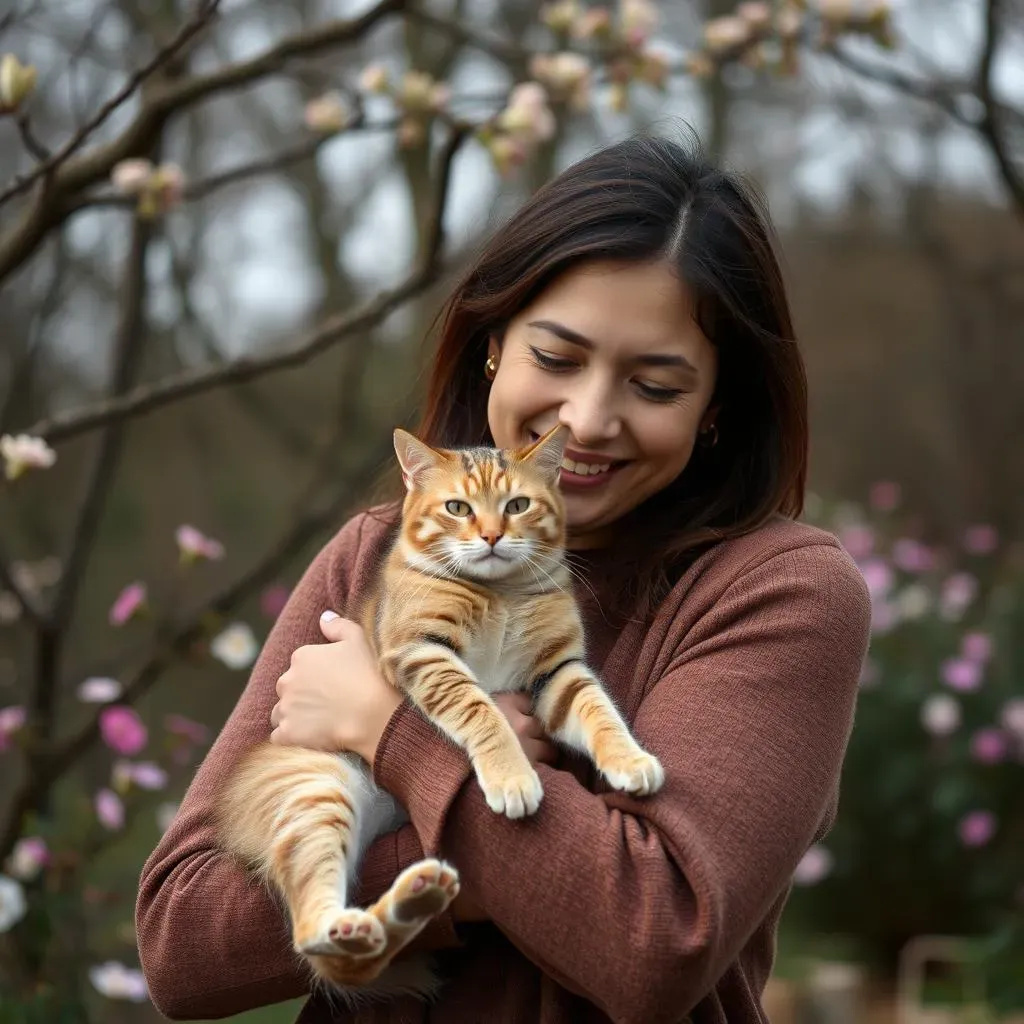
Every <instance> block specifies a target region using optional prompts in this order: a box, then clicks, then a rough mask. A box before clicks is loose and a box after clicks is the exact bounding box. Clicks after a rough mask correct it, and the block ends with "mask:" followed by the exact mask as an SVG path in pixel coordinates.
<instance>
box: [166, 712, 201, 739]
mask: <svg viewBox="0 0 1024 1024" xmlns="http://www.w3.org/2000/svg"><path fill="white" fill-rule="evenodd" d="M164 728H165V729H166V730H167V731H168V732H170V733H174V734H175V735H176V736H184V737H185V739H187V740H188V741H189V743H195V744H199V743H205V742H206V738H207V736H209V734H210V730H209V729H207V728H206V726H205V725H203V723H202V722H194V721H192V719H191V718H186V717H185V716H184V715H179V714H174V713H172V714H169V715H167V716H166V717H165V718H164Z"/></svg>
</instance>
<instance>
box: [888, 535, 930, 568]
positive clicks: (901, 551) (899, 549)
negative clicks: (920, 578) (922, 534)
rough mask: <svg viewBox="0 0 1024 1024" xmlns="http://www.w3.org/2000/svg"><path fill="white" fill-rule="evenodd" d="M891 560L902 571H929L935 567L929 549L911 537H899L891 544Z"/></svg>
mask: <svg viewBox="0 0 1024 1024" xmlns="http://www.w3.org/2000/svg"><path fill="white" fill-rule="evenodd" d="M892 560H893V562H894V563H895V564H896V566H897V567H898V568H900V569H902V570H903V571H904V572H913V573H921V572H930V571H931V570H932V569H933V568H934V567H935V555H934V554H933V553H932V551H931V549H930V548H928V547H926V546H925V545H924V544H922V543H921V542H920V541H919V540H914V539H913V538H911V537H901V538H900V539H899V540H898V541H896V543H895V544H893V546H892Z"/></svg>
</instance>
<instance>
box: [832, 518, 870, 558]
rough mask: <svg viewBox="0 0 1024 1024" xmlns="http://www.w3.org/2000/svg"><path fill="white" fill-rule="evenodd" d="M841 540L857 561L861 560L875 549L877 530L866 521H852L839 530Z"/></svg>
mask: <svg viewBox="0 0 1024 1024" xmlns="http://www.w3.org/2000/svg"><path fill="white" fill-rule="evenodd" d="M839 541H840V543H841V544H842V545H843V547H844V548H846V550H847V551H848V552H849V555H850V557H851V558H852V559H854V560H855V561H858V562H859V561H861V560H862V559H865V558H867V557H868V555H870V554H871V552H872V551H874V550H875V531H874V530H872V529H871V527H870V526H867V525H866V524H864V523H850V524H849V525H848V526H845V527H844V528H843V529H841V530H840V531H839Z"/></svg>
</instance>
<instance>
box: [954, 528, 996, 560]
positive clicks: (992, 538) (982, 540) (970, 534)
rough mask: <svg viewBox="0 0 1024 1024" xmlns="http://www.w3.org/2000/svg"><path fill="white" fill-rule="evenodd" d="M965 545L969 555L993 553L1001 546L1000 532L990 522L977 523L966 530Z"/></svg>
mask: <svg viewBox="0 0 1024 1024" xmlns="http://www.w3.org/2000/svg"><path fill="white" fill-rule="evenodd" d="M963 546H964V551H966V552H967V553H968V554H969V555H991V554H992V552H993V551H995V549H996V548H997V547H998V546H999V532H998V531H997V530H996V528H995V527H994V526H992V525H991V524H989V523H975V524H974V525H972V526H968V527H967V529H966V530H964V535H963Z"/></svg>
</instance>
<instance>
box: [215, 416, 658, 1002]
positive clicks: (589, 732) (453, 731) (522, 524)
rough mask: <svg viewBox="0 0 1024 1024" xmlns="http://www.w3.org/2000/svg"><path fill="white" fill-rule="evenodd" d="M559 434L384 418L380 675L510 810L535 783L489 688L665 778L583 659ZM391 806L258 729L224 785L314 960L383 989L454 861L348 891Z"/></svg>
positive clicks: (605, 761)
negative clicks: (393, 512)
mask: <svg viewBox="0 0 1024 1024" xmlns="http://www.w3.org/2000/svg"><path fill="white" fill-rule="evenodd" d="M565 441H566V431H565V430H564V429H563V428H556V429H555V430H553V431H551V432H550V433H549V434H547V435H546V436H545V437H543V438H541V439H540V440H539V441H537V442H536V443H534V444H532V445H530V446H529V447H527V448H523V449H518V450H499V449H493V448H474V449H468V450H459V451H449V450H439V449H434V448H431V447H429V446H427V445H426V444H424V443H423V442H421V441H419V440H417V439H416V438H415V437H413V436H412V435H411V434H408V433H406V432H405V431H403V430H397V431H395V448H396V451H397V453H398V459H399V462H400V464H401V467H402V474H403V478H404V480H405V484H406V488H407V493H406V497H405V503H404V507H403V511H402V522H401V526H400V531H399V534H398V538H397V540H396V542H395V544H394V546H393V548H392V549H391V551H390V553H389V554H388V557H387V559H386V561H385V563H384V566H383V570H382V573H381V577H380V579H379V581H378V582H377V584H376V586H375V589H374V592H373V594H372V595H371V597H370V599H369V600H368V601H367V603H366V606H365V608H364V609H363V612H362V615H361V621H362V624H363V626H364V628H365V630H366V633H367V636H368V637H369V638H370V641H371V643H372V644H373V647H374V650H375V651H376V652H377V655H378V658H379V660H380V665H381V669H382V671H383V672H384V674H385V676H386V678H387V679H388V681H389V682H390V683H391V684H392V685H393V686H395V687H397V688H398V689H399V690H401V691H403V692H404V693H405V694H406V696H407V697H408V699H409V700H411V701H412V702H413V703H414V704H415V705H416V706H417V707H418V708H419V709H420V710H421V711H422V712H423V713H424V714H425V715H426V716H427V717H428V718H430V719H431V721H433V722H434V723H435V724H436V725H438V726H439V727H440V728H441V729H442V730H443V731H444V732H445V733H446V734H447V735H448V736H449V737H451V739H452V740H453V741H454V742H455V743H457V744H458V745H459V746H461V747H463V748H464V749H465V750H466V752H467V754H468V755H469V758H470V761H471V762H472V765H473V769H474V771H475V773H476V778H477V781H478V782H479V785H480V787H481V789H482V790H483V793H484V796H485V798H486V800H487V804H488V806H489V807H490V808H491V809H492V810H493V811H494V812H495V813H498V814H504V815H506V816H507V817H509V818H521V817H523V816H524V815H529V814H533V813H534V812H535V811H536V810H537V808H538V807H539V805H540V803H541V800H542V797H543V789H542V787H541V781H540V777H539V776H538V775H537V772H536V771H534V769H533V766H532V765H531V764H530V762H529V760H528V759H527V757H526V755H525V754H524V753H523V750H522V747H521V746H520V744H519V741H518V739H517V738H516V736H515V733H514V732H513V730H512V727H511V726H510V725H509V723H508V720H507V719H506V718H505V716H504V715H503V714H502V712H501V711H500V710H499V708H498V707H497V705H496V704H495V703H494V701H493V700H492V699H491V694H494V693H499V692H503V691H510V690H528V691H531V692H532V693H533V696H534V713H535V714H536V715H537V717H538V718H539V720H540V721H541V723H542V724H543V726H544V728H545V730H546V732H547V733H548V735H549V736H551V737H552V738H553V739H555V740H557V741H559V742H561V743H563V744H565V745H566V746H569V747H572V748H574V749H576V750H579V751H581V752H583V753H585V754H586V755H588V756H589V757H590V758H591V760H592V761H593V762H594V764H595V765H596V766H597V768H598V769H599V770H600V771H601V772H602V773H603V775H604V776H605V778H606V779H607V780H608V782H609V783H610V784H611V785H612V786H613V787H614V788H616V789H620V790H625V791H626V792H629V793H635V794H641V795H642V794H648V793H654V792H656V791H657V790H658V789H659V787H660V786H661V784H662V782H663V779H664V775H663V772H662V768H661V765H660V764H659V763H658V761H657V760H656V759H655V758H654V757H653V756H651V755H650V754H648V753H646V752H645V751H644V750H643V749H641V747H640V746H639V745H638V744H637V742H636V741H635V740H634V739H633V737H632V735H631V734H630V732H629V729H628V727H627V726H626V724H625V722H624V721H623V719H622V717H621V716H620V715H619V713H618V711H617V710H616V709H615V707H614V705H613V704H612V702H611V700H610V699H609V697H608V696H607V694H606V693H605V692H604V690H603V689H602V687H601V685H600V683H599V681H598V679H597V677H596V676H595V675H594V673H593V672H592V671H591V670H590V669H589V668H588V667H587V665H586V663H585V661H584V660H583V659H584V644H583V627H582V623H581V620H580V616H579V612H578V610H577V606H576V603H575V600H574V598H573V596H572V593H571V589H570V574H569V570H568V569H567V567H566V566H565V564H564V542H565V522H564V520H565V516H564V506H563V503H562V498H561V495H560V493H559V490H558V475H559V469H560V466H561V463H562V452H563V449H564V446H565ZM403 820H405V819H404V814H403V812H402V811H401V809H400V808H399V807H398V806H397V805H396V804H395V802H394V801H393V800H392V799H391V798H390V797H389V796H388V794H386V793H384V792H382V791H381V790H378V789H377V788H376V786H375V785H374V783H373V781H372V777H371V775H370V773H369V771H368V769H367V767H366V766H365V764H364V763H363V762H362V761H361V760H359V759H358V758H356V757H354V756H352V755H341V756H336V755H333V754H326V753H319V752H316V751H310V750H304V749H300V748H297V747H278V746H274V745H271V744H265V745H262V746H260V747H258V748H256V749H255V750H253V751H252V752H251V753H249V754H248V755H247V756H246V757H245V758H244V760H243V763H242V764H241V765H240V767H239V768H238V769H237V771H236V772H235V773H234V775H233V777H232V780H231V782H230V784H229V785H228V786H227V787H226V789H225V792H224V793H223V794H222V799H221V802H220V835H221V841H222V843H223V845H224V846H225V848H226V849H228V850H230V851H231V852H233V853H234V854H235V855H236V856H238V857H239V858H241V859H243V860H245V861H246V862H248V863H250V864H252V865H254V866H256V867H257V868H258V869H260V870H261V871H262V873H263V875H264V877H265V878H266V879H267V881H268V882H270V883H271V884H272V885H273V886H274V887H275V888H276V889H277V890H278V891H279V892H280V893H281V895H282V896H283V898H284V900H285V902H286V903H287V906H288V910H289V912H290V914H291V921H292V930H293V939H294V943H295V948H296V950H297V951H298V952H299V953H301V954H302V955H303V956H304V957H305V958H306V959H307V961H308V962H309V964H310V966H311V967H312V968H313V970H314V972H315V973H316V974H317V975H318V976H319V977H320V978H321V979H323V980H324V981H327V982H328V983H330V984H332V985H334V986H338V987H342V988H347V987H353V986H355V987H361V986H368V985H370V983H371V982H372V983H374V984H373V986H372V988H373V990H374V991H381V992H383V991H385V990H386V988H387V987H389V982H390V983H391V984H394V983H396V982H398V972H396V971H395V968H394V967H392V968H391V970H390V971H388V972H386V973H385V968H388V966H389V965H390V964H391V961H392V960H393V958H394V957H395V955H396V954H397V953H398V952H399V951H400V950H401V949H402V948H403V947H404V946H406V945H407V944H408V943H409V942H410V941H411V939H412V938H414V937H415V936H416V935H417V934H418V933H419V932H420V931H421V930H422V929H423V927H424V926H425V925H426V924H427V922H428V921H429V920H430V919H431V918H432V917H433V916H435V915H436V914H438V913H441V912H442V911H443V910H444V909H445V908H446V907H447V906H448V904H449V903H450V902H451V900H452V899H453V898H454V897H455V895H456V894H457V893H458V875H457V873H456V871H455V870H454V869H453V868H452V867H450V866H448V865H446V864H443V863H442V862H440V861H437V860H433V859H426V860H423V861H420V862H419V863H418V864H414V865H413V866H412V867H410V868H408V869H407V870H406V871H404V872H403V873H402V874H401V875H400V876H399V877H398V879H397V880H396V881H395V883H394V885H393V886H392V887H391V889H390V890H389V891H388V892H387V893H386V894H385V895H384V896H383V897H382V898H381V900H379V901H378V902H377V903H376V904H374V905H373V906H372V907H369V908H367V909H366V910H361V909H357V908H352V907H348V906H347V904H346V896H347V891H348V887H349V884H350V882H351V880H352V877H353V875H354V872H355V870H356V868H357V865H358V861H359V858H360V856H361V854H362V853H363V851H364V850H365V849H366V847H367V846H368V845H369V843H370V842H371V841H372V840H373V839H374V838H375V837H376V836H377V835H379V834H381V833H382V832H385V831H388V830H390V829H393V828H395V827H397V825H398V824H400V823H401V822H402V821H403ZM382 974H383V977H381V976H382ZM378 978H379V979H380V980H379V981H378V980H377V979H378ZM400 983H401V984H404V985H406V986H409V985H411V987H412V988H414V989H421V990H422V989H423V988H424V987H425V983H421V982H420V981H418V980H416V981H409V980H408V979H406V980H404V981H402V982H400Z"/></svg>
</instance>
